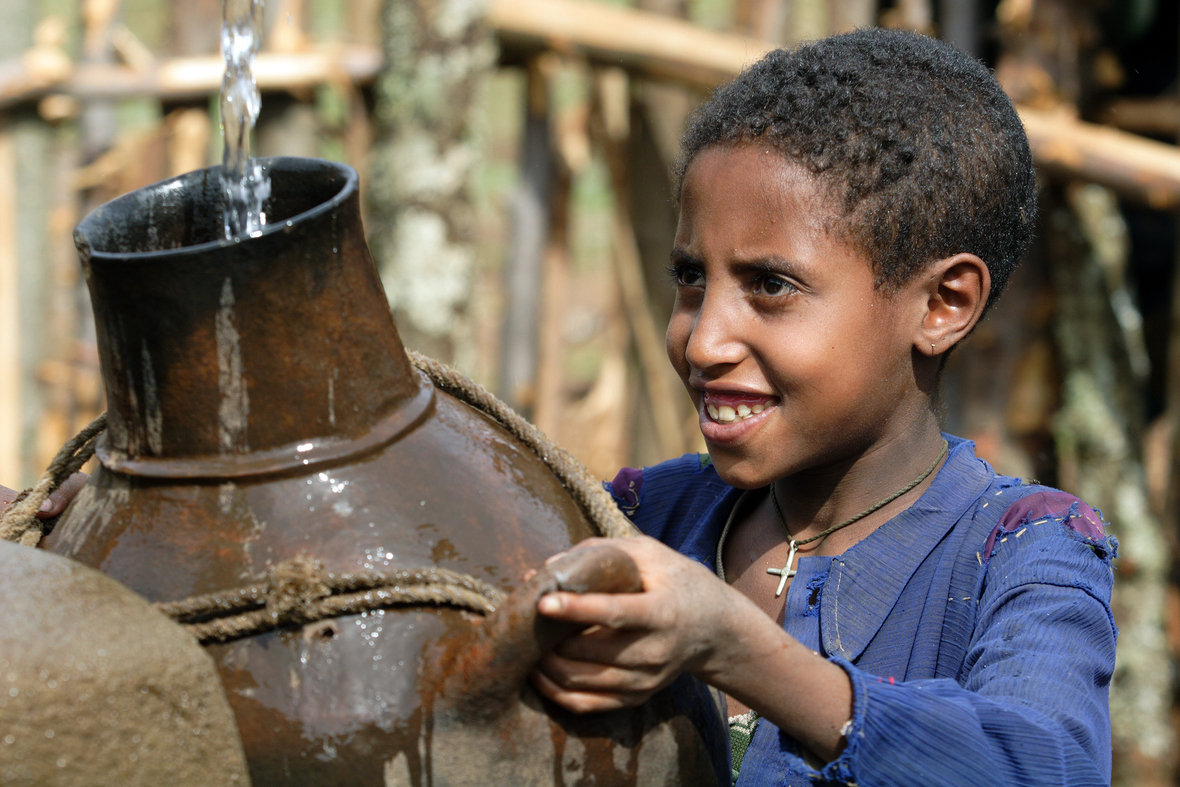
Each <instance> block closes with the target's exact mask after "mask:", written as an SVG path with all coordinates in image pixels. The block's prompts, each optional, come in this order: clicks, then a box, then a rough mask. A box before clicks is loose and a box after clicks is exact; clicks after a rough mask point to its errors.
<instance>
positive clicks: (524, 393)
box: [499, 59, 553, 412]
mask: <svg viewBox="0 0 1180 787" xmlns="http://www.w3.org/2000/svg"><path fill="white" fill-rule="evenodd" d="M525 80H526V81H525V117H524V133H523V135H522V138H521V148H520V183H519V184H518V185H517V187H516V193H515V194H514V195H513V197H512V230H511V236H510V238H509V245H508V255H507V257H506V259H505V265H504V268H505V270H504V276H505V287H504V289H505V307H504V335H503V342H502V349H501V352H500V374H499V377H500V385H499V393H500V398H502V399H503V400H504V401H506V402H507V403H508V404H510V405H511V406H512V407H514V408H516V409H517V410H520V411H522V412H527V411H531V410H532V407H533V404H534V402H535V398H536V397H535V394H536V389H535V386H536V376H537V346H538V345H537V342H538V335H539V334H538V326H537V315H538V314H539V310H540V300H541V290H540V282H541V271H542V259H543V255H544V250H545V246H546V240H547V237H548V233H549V221H548V206H549V194H550V190H551V187H552V181H553V154H552V151H551V150H550V137H551V134H550V130H549V97H548V94H547V89H546V83H545V78H544V76H543V75H542V74H541V64H540V61H539V59H534V60H533V61H530V63H529V65H528V68H527V70H526V74H525Z"/></svg>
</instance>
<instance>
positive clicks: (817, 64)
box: [677, 29, 1037, 306]
mask: <svg viewBox="0 0 1180 787" xmlns="http://www.w3.org/2000/svg"><path fill="white" fill-rule="evenodd" d="M754 140H757V141H758V142H760V143H762V142H767V143H769V144H770V145H772V146H773V147H774V148H775V149H777V150H778V151H779V152H781V153H782V154H784V155H785V156H787V157H789V158H790V159H792V160H795V161H797V162H799V163H800V164H802V165H803V166H805V167H806V168H807V169H809V170H810V171H811V172H812V173H813V174H814V175H816V176H817V177H818V178H819V179H820V181H821V183H826V186H827V188H829V189H830V190H831V191H830V193H831V194H832V196H833V197H834V198H835V199H836V203H835V204H837V205H840V204H842V205H843V212H842V214H841V215H839V216H837V217H835V218H836V221H835V225H834V230H835V231H836V232H837V233H838V234H839V235H840V236H841V237H843V238H845V239H846V240H847V241H848V242H850V243H851V244H853V245H854V246H855V247H857V248H859V249H861V250H862V251H864V252H865V253H866V254H867V255H868V257H869V259H870V260H871V261H872V264H873V266H874V270H875V271H876V273H877V286H878V287H879V288H887V289H891V290H894V291H896V289H897V288H900V287H901V286H904V285H905V284H907V283H908V282H910V281H912V280H913V278H914V277H915V276H916V275H918V274H919V273H920V272H921V271H922V270H923V269H924V268H925V267H926V266H927V265H928V264H929V263H931V262H933V261H934V260H938V259H943V258H946V257H950V256H953V255H954V254H958V253H960V252H970V253H973V254H976V255H978V256H979V257H980V258H981V259H982V260H983V261H984V263H985V264H986V265H987V266H988V270H989V271H990V272H991V279H992V284H991V292H990V293H989V297H988V306H990V305H991V304H992V303H993V302H994V301H995V299H996V298H997V297H998V295H999V293H1000V292H1001V291H1002V290H1003V289H1004V285H1005V284H1006V283H1007V281H1008V276H1009V275H1010V274H1011V272H1012V270H1013V269H1014V268H1015V267H1016V264H1017V262H1019V260H1020V256H1021V255H1022V254H1023V253H1024V250H1025V249H1026V248H1027V246H1028V244H1029V242H1030V240H1031V239H1032V231H1033V223H1034V220H1035V216H1036V204H1037V202H1036V175H1035V171H1034V169H1033V162H1032V154H1031V152H1030V151H1029V147H1028V138H1027V137H1026V136H1025V133H1024V126H1023V125H1022V124H1021V122H1020V117H1019V116H1018V115H1017V114H1016V110H1015V109H1014V108H1013V106H1012V102H1011V101H1009V100H1008V97H1007V96H1006V95H1005V94H1004V91H1003V90H1002V89H1001V88H1000V85H999V84H998V83H997V82H996V80H995V77H993V76H992V74H991V72H990V71H989V70H988V69H987V67H985V66H984V65H983V64H982V63H980V62H979V61H978V60H976V59H975V58H973V57H971V56H970V55H967V54H965V53H963V52H960V51H959V50H957V49H955V48H954V47H952V46H951V45H949V44H946V43H944V42H942V41H938V40H937V39H933V38H928V37H926V36H922V35H918V34H916V33H909V32H903V31H897V30H880V29H865V30H858V31H856V32H853V33H846V34H843V35H837V36H832V37H831V38H826V39H823V40H821V41H817V42H815V43H812V44H807V45H804V46H801V47H799V48H797V49H794V50H790V51H787V50H781V49H780V50H776V51H774V52H771V53H770V54H768V55H767V56H766V57H764V58H763V59H762V60H761V61H759V62H758V63H756V64H755V65H753V66H751V67H750V68H748V69H747V70H745V71H744V72H742V74H741V75H740V76H739V77H738V78H737V79H735V80H734V81H733V82H730V83H729V84H727V85H725V86H723V87H721V88H719V89H718V90H717V91H716V92H715V93H714V94H713V96H712V97H711V98H710V99H709V100H708V101H707V102H706V103H705V104H704V105H703V106H702V107H701V108H700V109H699V110H698V111H697V112H696V114H695V115H694V116H693V118H692V119H691V121H690V123H689V127H688V130H687V131H686V132H685V134H684V137H683V139H682V140H681V146H682V151H681V159H680V163H679V166H678V173H677V174H678V178H677V183H679V182H681V181H683V177H684V173H685V171H686V170H687V169H688V166H689V164H691V163H692V161H693V159H694V157H695V156H696V155H697V154H698V153H700V152H701V151H702V150H704V149H705V148H708V147H710V146H713V145H740V144H743V143H748V142H751V141H754ZM677 192H679V185H678V186H677ZM677 196H679V194H677Z"/></svg>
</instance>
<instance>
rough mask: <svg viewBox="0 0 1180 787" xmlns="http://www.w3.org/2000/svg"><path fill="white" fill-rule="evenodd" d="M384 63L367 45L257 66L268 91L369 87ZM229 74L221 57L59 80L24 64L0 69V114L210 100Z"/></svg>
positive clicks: (277, 58)
mask: <svg viewBox="0 0 1180 787" xmlns="http://www.w3.org/2000/svg"><path fill="white" fill-rule="evenodd" d="M383 63H384V58H383V57H382V55H381V50H379V49H377V48H376V47H367V46H350V47H340V48H335V49H328V48H324V49H313V50H309V51H306V52H263V53H261V54H259V55H258V60H257V62H256V63H255V64H254V78H255V79H256V80H257V81H258V87H259V88H261V89H262V90H296V89H300V88H308V87H315V86H317V85H322V84H326V83H329V82H335V81H339V80H346V81H351V82H358V83H366V82H371V81H373V80H374V79H375V78H376V77H377V74H378V73H380V71H381V68H382V65H383ZM224 71H225V64H224V62H222V60H221V58H220V57H217V56H208V57H180V58H172V59H168V60H161V61H160V62H159V63H158V65H157V66H156V67H155V68H152V69H146V70H143V71H137V70H135V69H132V68H129V67H127V66H123V65H114V64H111V65H106V64H95V65H87V66H85V67H77V68H73V69H70V70H69V71H68V72H67V73H65V74H64V75H62V76H61V77H60V78H56V79H55V78H52V77H50V76H48V75H47V74H45V73H44V72H41V71H39V70H38V69H37V68H36V67H35V66H34V67H32V68H30V67H29V63H28V62H27V59H22V60H20V61H15V62H9V63H4V64H0V110H2V109H4V108H6V107H9V106H12V105H14V104H17V103H20V102H24V101H29V100H36V99H40V98H43V97H44V96H47V95H51V94H58V93H64V94H67V95H71V96H73V97H75V98H78V99H119V98H130V97H133V96H155V97H157V98H160V99H164V100H168V99H184V98H194V97H199V96H207V95H209V94H210V93H216V92H217V91H218V90H220V89H221V77H222V74H223V73H224Z"/></svg>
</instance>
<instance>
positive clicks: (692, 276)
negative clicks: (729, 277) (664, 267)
mask: <svg viewBox="0 0 1180 787" xmlns="http://www.w3.org/2000/svg"><path fill="white" fill-rule="evenodd" d="M668 275H669V277H670V278H671V279H672V282H673V283H674V284H676V285H677V286H678V287H699V286H701V285H702V284H704V283H705V275H704V274H703V273H701V271H700V269H699V268H696V267H693V266H692V265H672V266H671V267H670V268H668Z"/></svg>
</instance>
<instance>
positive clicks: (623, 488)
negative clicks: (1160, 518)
mask: <svg viewBox="0 0 1180 787" xmlns="http://www.w3.org/2000/svg"><path fill="white" fill-rule="evenodd" d="M642 489H643V471H642V470H636V469H635V468H633V467H624V468H623V469H622V470H620V471H619V474H618V475H616V476H615V480H614V481H611V482H610V491H611V494H612V495H614V496H615V500H618V501H619V507H620V508H622V509H623V513H625V514H628V515H630V514H633V513H635V509H637V508H639V492H640V490H642Z"/></svg>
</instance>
